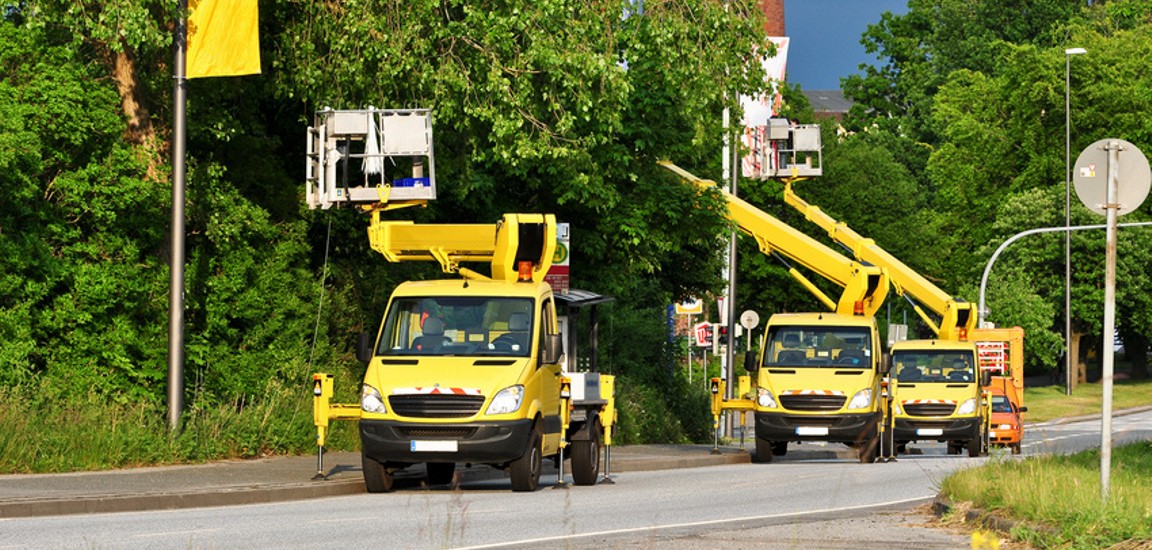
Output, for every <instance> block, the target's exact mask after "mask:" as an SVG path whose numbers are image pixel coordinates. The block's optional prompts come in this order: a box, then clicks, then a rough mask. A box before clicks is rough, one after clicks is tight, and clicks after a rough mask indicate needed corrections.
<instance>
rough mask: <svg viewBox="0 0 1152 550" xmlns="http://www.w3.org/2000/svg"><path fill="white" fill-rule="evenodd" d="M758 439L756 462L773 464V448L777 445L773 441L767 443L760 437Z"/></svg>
mask: <svg viewBox="0 0 1152 550" xmlns="http://www.w3.org/2000/svg"><path fill="white" fill-rule="evenodd" d="M755 439H756V462H760V463H764V464H767V463H769V462H772V454H773V453H772V447H773V446H774V445H775V444H774V443H773V442H771V441H765V440H763V439H760V438H759V437H757V438H755Z"/></svg>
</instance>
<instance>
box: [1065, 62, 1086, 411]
mask: <svg viewBox="0 0 1152 550" xmlns="http://www.w3.org/2000/svg"><path fill="white" fill-rule="evenodd" d="M1084 53H1088V50H1085V49H1084V48H1068V49H1066V50H1064V227H1066V228H1069V230H1067V231H1065V232H1064V394H1065V395H1072V386H1073V378H1072V361H1073V357H1072V231H1071V229H1070V228H1071V227H1072V176H1071V172H1072V92H1071V90H1072V56H1073V55H1080V54H1084Z"/></svg>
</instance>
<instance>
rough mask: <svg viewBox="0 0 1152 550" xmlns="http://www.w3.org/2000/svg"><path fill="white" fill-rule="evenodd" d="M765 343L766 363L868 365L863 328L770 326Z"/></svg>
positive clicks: (866, 336)
mask: <svg viewBox="0 0 1152 550" xmlns="http://www.w3.org/2000/svg"><path fill="white" fill-rule="evenodd" d="M766 345H767V347H766V348H765V349H766V350H767V351H766V352H765V353H764V365H766V366H777V365H779V366H789V367H824V366H834V367H836V368H844V367H848V368H853V367H857V368H865V369H868V368H872V339H871V338H869V332H868V329H867V328H866V327H837V326H782V327H770V328H769V329H768V338H767V340H766Z"/></svg>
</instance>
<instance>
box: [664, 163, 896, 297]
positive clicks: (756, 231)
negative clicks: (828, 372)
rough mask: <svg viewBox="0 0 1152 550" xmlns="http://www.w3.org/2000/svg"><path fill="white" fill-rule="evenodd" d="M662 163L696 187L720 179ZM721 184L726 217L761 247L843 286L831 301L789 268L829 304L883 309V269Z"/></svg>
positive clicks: (885, 287)
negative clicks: (849, 254)
mask: <svg viewBox="0 0 1152 550" xmlns="http://www.w3.org/2000/svg"><path fill="white" fill-rule="evenodd" d="M660 165H661V166H663V167H665V168H667V169H668V170H671V171H672V172H674V173H676V174H677V175H679V176H680V177H682V178H684V179H685V180H688V181H689V182H691V183H692V184H694V185H696V186H697V187H700V188H709V187H716V182H714V181H711V180H704V179H700V178H697V177H696V176H694V175H692V174H690V173H688V172H687V171H685V170H683V169H682V168H680V167H678V166H676V165H675V164H672V163H671V162H667V161H661V162H660ZM718 189H719V191H720V192H721V193H722V194H723V195H724V198H725V199H726V200H727V201H728V219H730V220H732V221H733V222H735V223H736V225H737V226H739V227H740V229H741V230H742V231H744V232H745V233H747V234H749V235H751V236H752V237H753V238H755V239H756V242H757V243H758V244H759V246H760V251H761V252H764V253H765V254H771V253H773V252H778V253H780V254H782V255H783V256H785V257H787V258H788V259H790V260H792V261H794V262H796V263H798V264H800V265H803V266H804V267H806V268H808V269H809V270H811V271H814V272H816V273H818V274H819V275H820V276H822V277H824V278H825V279H828V280H829V281H832V282H833V283H836V284H837V285H839V286H840V287H842V288H843V289H844V290H843V292H842V293H841V295H840V299H839V300H836V301H833V300H832V299H831V298H829V297H828V296H827V295H825V294H824V293H823V292H821V291H820V289H818V288H816V286H815V285H814V284H812V282H811V281H809V280H808V279H807V278H805V277H804V276H803V274H801V273H800V272H799V271H797V270H796V269H795V268H791V269H789V273H790V274H791V275H792V276H793V277H794V278H796V280H798V281H800V283H801V284H802V285H804V287H805V288H807V289H808V290H809V291H810V292H812V293H813V294H814V295H815V296H816V297H817V298H818V299H819V300H820V301H821V302H823V303H824V305H825V306H827V307H828V308H829V309H830V310H833V311H835V312H836V313H842V314H847V315H852V314H857V315H861V314H862V315H867V316H874V315H875V314H876V311H877V310H879V309H880V306H881V304H883V303H884V298H885V296H887V294H888V287H889V284H890V281H889V279H888V273H887V272H886V271H885V270H884V269H881V268H879V267H876V266H870V265H863V264H861V263H860V262H857V261H855V260H851V259H849V258H845V257H844V256H843V255H842V254H840V253H839V252H836V251H835V250H833V249H831V248H829V247H828V246H825V245H824V244H823V243H821V242H820V241H817V240H815V239H813V238H812V237H809V236H808V235H805V234H804V233H801V232H800V231H797V230H796V229H794V228H793V227H792V226H790V225H788V224H786V223H784V222H782V221H780V220H778V219H776V218H775V217H773V216H772V215H770V214H768V213H766V212H764V211H762V210H760V209H759V208H756V207H755V206H752V205H751V204H749V203H748V202H746V201H744V200H743V199H741V198H739V197H736V196H733V195H732V194H731V193H729V192H728V191H726V190H724V189H721V188H718Z"/></svg>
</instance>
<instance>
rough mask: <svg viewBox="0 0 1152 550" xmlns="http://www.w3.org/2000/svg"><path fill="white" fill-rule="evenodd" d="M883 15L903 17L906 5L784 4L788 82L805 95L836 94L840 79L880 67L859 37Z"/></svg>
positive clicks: (830, 0)
mask: <svg viewBox="0 0 1152 550" xmlns="http://www.w3.org/2000/svg"><path fill="white" fill-rule="evenodd" d="M886 11H890V12H893V13H897V14H903V13H907V11H908V1H907V0H785V2H784V27H785V30H786V32H787V34H788V37H789V38H790V39H791V40H790V43H789V46H788V67H787V70H788V82H790V83H793V84H796V83H798V84H800V86H801V88H803V89H804V90H838V89H840V78H842V77H845V76H848V75H851V74H857V73H859V72H860V71H859V69H858V68H857V67H858V66H859V65H860V64H861V63H867V64H870V65H878V64H879V63H878V62H877V61H876V59H875V57H873V56H870V55H868V54H867V53H865V52H864V46H863V45H861V44H860V36H861V35H863V34H864V31H865V29H867V27H868V25H870V24H875V23H877V22H879V21H880V14H882V13H884V12H886Z"/></svg>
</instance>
